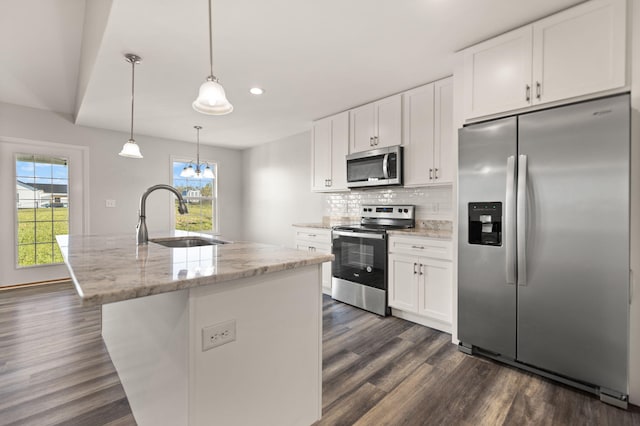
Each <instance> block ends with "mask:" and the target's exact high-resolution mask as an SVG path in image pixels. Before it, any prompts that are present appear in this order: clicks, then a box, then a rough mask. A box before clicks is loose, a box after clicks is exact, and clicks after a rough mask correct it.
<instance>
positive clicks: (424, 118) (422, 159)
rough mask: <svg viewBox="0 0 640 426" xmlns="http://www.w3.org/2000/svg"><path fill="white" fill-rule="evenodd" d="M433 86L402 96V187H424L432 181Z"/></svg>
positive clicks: (419, 88)
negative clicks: (403, 185)
mask: <svg viewBox="0 0 640 426" xmlns="http://www.w3.org/2000/svg"><path fill="white" fill-rule="evenodd" d="M433 86H434V84H433V83H431V84H427V85H425V86H421V87H418V88H416V89H412V90H409V91H407V92H405V93H404V143H403V146H404V148H403V161H404V179H403V181H404V184H405V185H406V186H415V185H425V184H429V183H431V182H432V181H433V140H434V127H435V126H434V121H435V114H434V108H435V104H434V100H433V98H434V93H433Z"/></svg>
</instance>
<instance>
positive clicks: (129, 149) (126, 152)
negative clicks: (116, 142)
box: [119, 53, 142, 158]
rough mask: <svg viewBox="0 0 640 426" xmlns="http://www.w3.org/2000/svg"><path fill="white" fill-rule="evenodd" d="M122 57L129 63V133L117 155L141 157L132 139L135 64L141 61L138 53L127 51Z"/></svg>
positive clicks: (138, 148)
mask: <svg viewBox="0 0 640 426" xmlns="http://www.w3.org/2000/svg"><path fill="white" fill-rule="evenodd" d="M124 58H125V60H126V61H127V62H129V63H130V64H131V135H130V136H129V140H128V141H127V143H125V144H124V146H123V147H122V151H120V154H119V155H121V156H122V157H129V158H142V154H141V153H140V147H139V146H138V144H137V143H136V141H135V139H133V101H134V89H135V81H136V64H139V63H140V61H142V58H141V57H140V56H138V55H134V54H133V53H127V54H126V55H124Z"/></svg>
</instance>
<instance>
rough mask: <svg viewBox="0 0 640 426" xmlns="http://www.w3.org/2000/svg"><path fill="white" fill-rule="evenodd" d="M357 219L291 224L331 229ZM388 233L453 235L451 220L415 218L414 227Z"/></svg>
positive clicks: (439, 236)
mask: <svg viewBox="0 0 640 426" xmlns="http://www.w3.org/2000/svg"><path fill="white" fill-rule="evenodd" d="M359 222H360V220H359V219H356V218H352V217H339V218H334V217H328V216H325V217H323V218H322V222H315V223H294V224H293V225H292V226H295V227H298V228H316V229H331V228H333V227H334V226H338V225H353V224H358V223H359ZM387 233H388V234H390V235H405V236H411V237H422V238H434V239H438V240H448V241H451V238H452V236H453V231H452V222H451V221H448V220H422V219H420V220H416V227H415V228H410V229H391V230H388V231H387Z"/></svg>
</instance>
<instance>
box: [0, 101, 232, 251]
mask: <svg viewBox="0 0 640 426" xmlns="http://www.w3.org/2000/svg"><path fill="white" fill-rule="evenodd" d="M134 136H135V139H136V141H137V142H138V144H139V145H140V148H141V150H142V154H143V155H144V158H143V159H141V160H136V159H131V158H124V157H120V156H119V155H118V152H120V150H121V149H122V145H123V144H124V142H126V141H127V140H128V139H129V135H128V134H125V133H121V132H115V131H110V130H103V129H96V128H90V127H81V126H76V125H75V124H73V121H72V117H71V116H67V115H63V114H59V113H54V112H49V111H44V110H39V109H34V108H27V107H21V106H17V105H12V104H6V103H0V138H2V137H9V138H21V139H25V142H26V141H28V140H33V141H42V142H54V143H63V144H70V145H81V146H87V147H89V158H90V160H89V185H90V190H89V194H90V197H89V198H90V200H89V228H88V229H89V232H90V233H92V234H111V233H123V232H131V233H132V234H133V233H135V227H136V223H137V219H138V203H139V200H140V196H141V195H142V193H143V192H144V190H145V189H147V188H148V187H150V186H152V185H155V184H158V183H167V184H171V165H170V164H171V163H170V161H171V160H170V157H171V156H172V155H173V156H179V157H183V158H192V157H195V152H196V147H195V144H193V143H190V142H181V141H175V140H169V139H159V138H152V137H146V136H141V135H135V133H134ZM200 155H201V157H203V158H207V159H211V160H215V161H217V163H218V166H219V170H218V179H219V184H218V185H219V186H218V199H219V205H220V210H219V211H220V232H221V234H222V235H223V236H224V237H227V238H231V239H239V238H240V237H241V236H242V227H241V220H242V218H241V215H240V212H241V211H242V195H241V192H242V178H243V176H242V151H239V150H231V149H226V148H215V147H211V146H201V153H200ZM7 196H8V195H7ZM173 197H174V195H172V194H170V193H169V192H167V191H157V192H154V193H153V194H151V195H150V196H149V198H148V200H147V213H148V215H147V216H148V217H147V226H148V228H149V233H150V234H153V232H158V231H162V230H168V229H170V225H171V201H172V200H173ZM5 199H6V197H5ZM106 199H112V200H116V207H115V208H106V207H105V200H106Z"/></svg>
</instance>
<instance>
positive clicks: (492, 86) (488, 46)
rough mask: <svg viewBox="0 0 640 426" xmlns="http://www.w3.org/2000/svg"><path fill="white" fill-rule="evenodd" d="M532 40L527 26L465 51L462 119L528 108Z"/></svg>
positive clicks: (530, 29)
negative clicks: (463, 116) (463, 117)
mask: <svg viewBox="0 0 640 426" xmlns="http://www.w3.org/2000/svg"><path fill="white" fill-rule="evenodd" d="M531 39H532V26H531V25H528V26H526V27H523V28H520V29H517V30H514V31H511V32H508V33H506V34H503V35H501V36H499V37H496V38H494V39H491V40H489V41H486V42H484V43H480V44H478V45H476V46H473V47H470V48H469V49H467V50H465V51H464V74H465V75H464V115H465V119H469V118H473V117H480V116H483V115H489V114H495V113H498V112H502V111H508V110H512V109H517V108H523V107H526V106H529V105H530V104H531V93H532V92H531V55H532V52H531V50H532V44H531ZM527 88H528V89H527Z"/></svg>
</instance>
